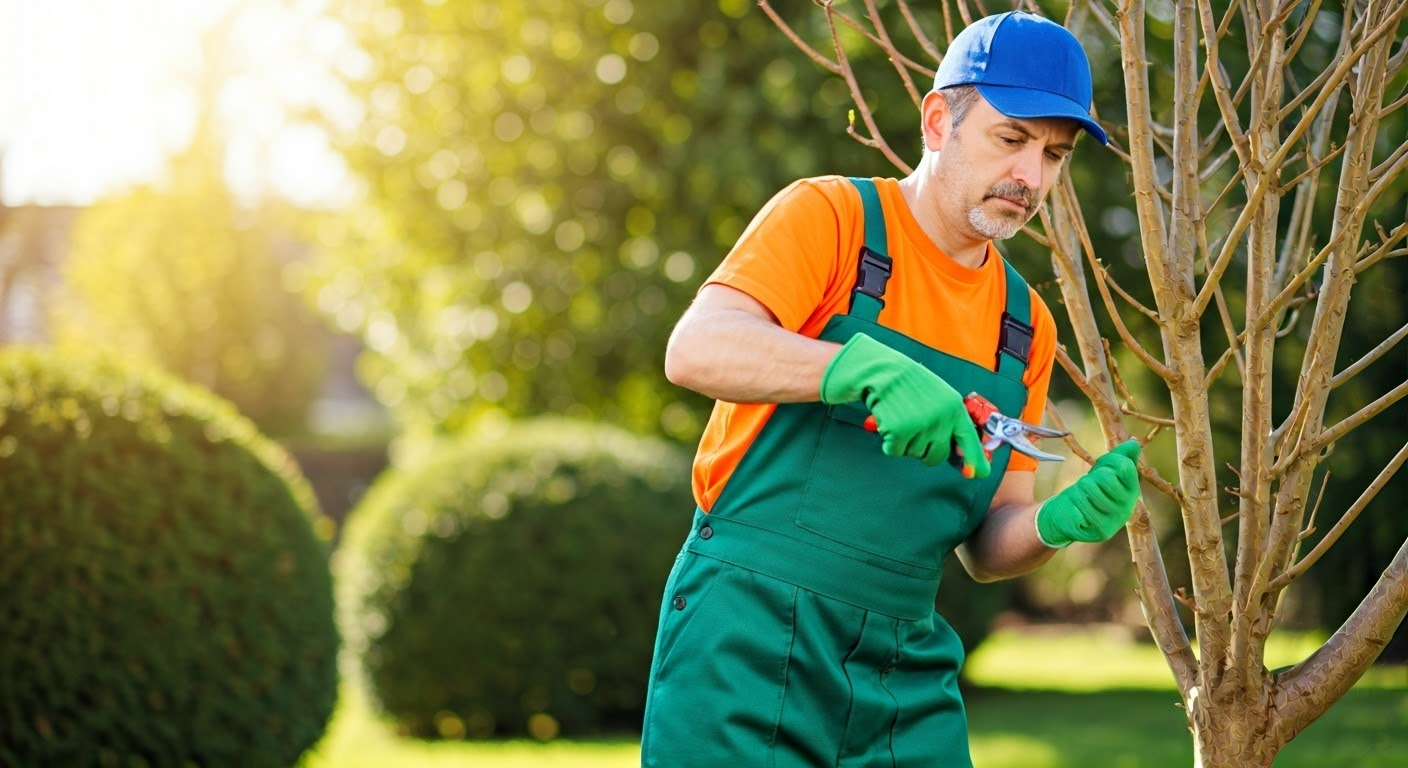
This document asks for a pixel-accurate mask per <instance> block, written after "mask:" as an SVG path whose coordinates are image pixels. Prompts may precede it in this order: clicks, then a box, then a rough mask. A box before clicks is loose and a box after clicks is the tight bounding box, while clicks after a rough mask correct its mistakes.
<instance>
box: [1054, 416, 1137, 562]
mask: <svg viewBox="0 0 1408 768" xmlns="http://www.w3.org/2000/svg"><path fill="white" fill-rule="evenodd" d="M1138 500H1139V441H1137V440H1126V441H1124V442H1123V443H1120V444H1119V445H1117V446H1115V447H1114V449H1113V450H1111V451H1110V452H1109V453H1107V454H1105V455H1104V456H1101V457H1100V458H1098V459H1096V460H1095V465H1094V466H1092V467H1091V468H1090V471H1089V472H1087V473H1085V477H1082V478H1081V479H1079V480H1077V481H1075V482H1074V483H1071V485H1070V487H1068V488H1067V489H1066V490H1064V491H1061V492H1060V493H1058V494H1056V495H1055V496H1052V497H1051V498H1049V499H1047V500H1046V503H1045V504H1042V505H1041V508H1040V509H1038V510H1037V511H1036V533H1037V536H1039V537H1041V543H1043V544H1045V545H1046V546H1048V547H1053V548H1059V547H1064V546H1066V545H1067V544H1070V543H1071V542H1073V541H1085V542H1091V543H1094V542H1098V541H1105V540H1107V539H1109V538H1110V537H1111V536H1114V535H1115V533H1116V532H1118V531H1119V529H1121V528H1123V527H1124V524H1125V523H1127V522H1129V516H1130V515H1132V514H1134V503H1135V502H1136V501H1138Z"/></svg>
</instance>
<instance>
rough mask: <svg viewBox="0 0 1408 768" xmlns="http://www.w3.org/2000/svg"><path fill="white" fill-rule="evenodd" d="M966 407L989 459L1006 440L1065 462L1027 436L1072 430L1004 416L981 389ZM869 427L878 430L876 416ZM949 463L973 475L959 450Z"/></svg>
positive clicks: (1035, 456)
mask: <svg viewBox="0 0 1408 768" xmlns="http://www.w3.org/2000/svg"><path fill="white" fill-rule="evenodd" d="M963 406H964V407H965V408H966V409H967V410H968V417H969V418H970V419H972V420H973V426H975V427H977V428H978V436H979V437H981V438H982V441H983V453H984V454H985V455H986V456H987V458H988V460H989V461H991V460H992V452H993V451H994V450H996V449H997V448H998V446H1000V445H1002V444H1003V443H1007V444H1008V445H1010V446H1012V450H1014V451H1017V452H1018V453H1021V454H1023V455H1026V456H1030V457H1032V458H1033V459H1036V460H1037V461H1065V460H1066V458H1065V457H1064V456H1058V455H1056V454H1054V453H1047V452H1045V451H1043V450H1041V449H1040V448H1037V447H1036V445H1034V444H1033V443H1032V441H1031V440H1029V439H1027V436H1028V435H1032V436H1034V437H1065V436H1066V435H1069V434H1070V432H1063V431H1061V430H1059V429H1051V428H1049V427H1043V426H1039V425H1037V424H1028V423H1027V422H1025V421H1022V420H1020V419H1014V418H1012V417H1011V416H1007V415H1004V414H1003V413H1002V412H1001V411H999V410H997V406H995V405H993V404H992V403H991V402H989V401H988V399H987V398H985V397H983V396H982V395H980V394H978V393H977V392H970V393H968V396H967V397H965V398H963ZM865 428H866V429H868V430H870V431H871V432H874V431H876V430H877V429H878V428H879V426H878V425H877V424H876V422H875V417H874V416H867V417H865ZM949 463H951V464H953V465H955V466H961V467H962V469H963V476H964V477H969V478H971V477H972V476H973V471H972V469H970V468H969V467H967V466H966V465H964V464H963V457H962V456H959V455H958V452H957V451H954V452H952V453H951V454H949Z"/></svg>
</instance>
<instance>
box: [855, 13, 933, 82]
mask: <svg viewBox="0 0 1408 768" xmlns="http://www.w3.org/2000/svg"><path fill="white" fill-rule="evenodd" d="M865 9H866V11H867V12H868V13H869V14H870V23H871V25H872V26H874V27H875V33H876V35H877V36H879V38H880V39H879V40H878V41H877V43H876V44H877V45H879V46H880V48H881V49H883V50H884V51H885V54H886V55H887V56H889V58H890V63H892V64H893V65H894V67H895V72H896V73H898V74H899V76H900V81H901V82H903V83H904V89H905V92H907V93H908V94H909V98H910V100H912V101H913V102H914V106H916V107H917V106H919V102H920V99H921V97H920V95H919V91H918V89H916V88H915V87H914V78H913V77H912V76H911V75H910V74H909V70H908V69H906V68H905V65H904V64H902V63H900V62H901V60H902V59H903V57H902V56H900V55H899V52H898V51H896V50H895V44H894V43H893V42H891V41H890V33H889V31H888V30H886V29H885V22H884V21H882V20H881V18H880V9H879V8H876V7H875V0H865ZM904 61H908V59H904ZM929 77H930V78H932V77H933V75H932V74H931V75H929Z"/></svg>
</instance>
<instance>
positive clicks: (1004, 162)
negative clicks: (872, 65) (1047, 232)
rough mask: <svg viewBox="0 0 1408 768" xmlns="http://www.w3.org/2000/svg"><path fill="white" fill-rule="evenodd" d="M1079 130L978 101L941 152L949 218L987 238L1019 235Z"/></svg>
mask: <svg viewBox="0 0 1408 768" xmlns="http://www.w3.org/2000/svg"><path fill="white" fill-rule="evenodd" d="M1079 131H1080V125H1079V124H1078V123H1076V122H1075V121H1074V120H1066V119H1061V118H1054V119H1046V118H1043V119H1031V120H1029V119H1016V118H1011V117H1007V116H1006V115H1004V114H1002V113H1001V112H998V111H997V110H996V109H994V108H993V107H992V106H991V105H989V104H988V103H987V102H986V101H984V100H983V99H977V100H976V101H975V102H974V103H973V104H972V106H971V107H969V110H968V113H967V114H966V115H965V116H964V118H963V121H962V122H960V123H959V125H958V127H957V128H956V129H954V128H952V127H950V129H949V130H948V132H947V134H946V135H945V136H944V137H943V143H942V146H941V147H938V148H937V149H939V157H938V164H937V169H936V175H937V176H938V181H940V182H941V183H940V185H939V191H940V195H941V196H942V197H943V199H942V200H941V201H940V205H941V206H942V207H943V208H944V209H945V213H946V216H945V218H947V219H949V220H950V221H951V222H953V223H954V224H955V225H958V226H964V225H966V226H967V227H969V228H971V232H969V234H970V235H979V236H981V237H982V238H984V239H991V240H1002V239H1005V238H1009V237H1011V236H1012V235H1014V234H1016V233H1017V231H1018V230H1020V229H1021V228H1022V226H1023V225H1024V224H1026V223H1027V222H1028V221H1030V220H1031V218H1032V217H1033V216H1035V215H1036V212H1037V209H1038V208H1039V207H1040V205H1041V201H1042V200H1044V199H1045V198H1046V193H1047V192H1048V191H1050V189H1051V185H1052V184H1054V183H1055V182H1056V179H1057V177H1058V176H1059V174H1060V172H1061V168H1062V167H1063V166H1064V165H1065V160H1066V156H1067V155H1069V154H1070V152H1071V150H1072V148H1073V147H1074V146H1075V140H1076V134H1077V133H1078V132H1079Z"/></svg>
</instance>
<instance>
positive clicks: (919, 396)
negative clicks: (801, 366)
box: [821, 333, 992, 477]
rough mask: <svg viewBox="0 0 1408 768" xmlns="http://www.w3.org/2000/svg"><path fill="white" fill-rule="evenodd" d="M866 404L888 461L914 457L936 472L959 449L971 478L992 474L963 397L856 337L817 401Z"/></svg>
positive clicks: (843, 349) (934, 376)
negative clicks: (891, 458)
mask: <svg viewBox="0 0 1408 768" xmlns="http://www.w3.org/2000/svg"><path fill="white" fill-rule="evenodd" d="M857 400H863V401H865V405H866V407H868V408H870V413H871V414H872V415H873V416H875V422H876V426H877V428H878V431H879V432H880V436H881V437H882V438H883V443H882V445H881V449H882V450H883V451H884V452H885V455H887V456H913V457H914V458H916V459H919V460H920V461H922V462H924V463H925V464H928V465H929V466H931V467H932V466H936V465H938V464H942V463H944V462H945V461H946V460H948V454H949V450H950V447H951V445H952V444H953V443H955V442H957V443H958V448H959V450H960V451H961V452H962V453H963V462H964V464H965V465H967V466H968V468H969V469H970V471H971V472H970V474H971V476H972V477H987V476H988V473H989V472H991V471H992V467H991V466H990V465H989V463H988V458H987V456H986V455H984V453H983V446H982V443H981V442H980V441H979V440H978V430H977V428H976V427H974V426H973V420H972V419H971V418H969V416H968V410H967V409H966V408H964V406H963V396H962V395H960V394H958V390H956V389H954V388H953V387H951V386H949V384H948V382H946V381H944V380H943V379H941V378H939V376H938V374H936V373H934V372H933V371H931V370H929V369H928V368H925V367H924V366H922V365H920V364H919V363H917V362H915V361H914V360H912V359H910V358H909V357H907V356H905V355H904V354H903V353H901V352H899V351H897V350H894V349H892V348H890V347H887V346H885V345H884V344H881V343H880V342H878V341H876V340H875V339H872V338H870V337H869V336H866V335H865V334H863V333H858V334H856V335H855V336H852V337H851V339H850V341H847V342H846V343H845V345H844V346H842V347H841V351H840V352H838V353H836V357H835V358H833V359H832V361H831V364H830V365H828V366H827V367H826V373H825V374H823V375H822V377H821V401H822V402H823V403H826V404H827V405H841V404H843V403H853V402H855V401H857Z"/></svg>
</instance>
